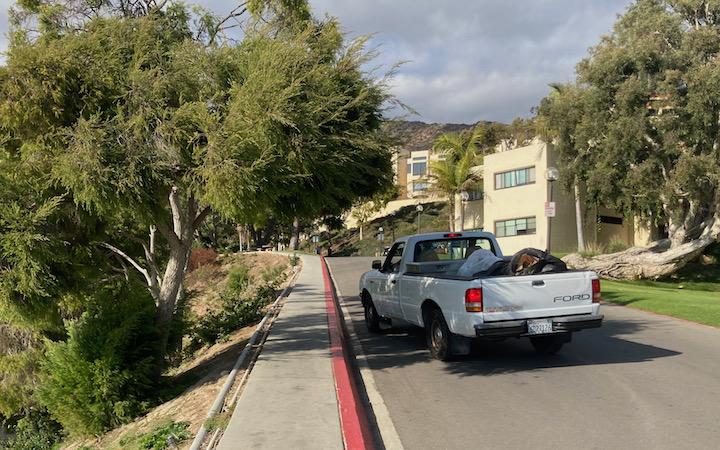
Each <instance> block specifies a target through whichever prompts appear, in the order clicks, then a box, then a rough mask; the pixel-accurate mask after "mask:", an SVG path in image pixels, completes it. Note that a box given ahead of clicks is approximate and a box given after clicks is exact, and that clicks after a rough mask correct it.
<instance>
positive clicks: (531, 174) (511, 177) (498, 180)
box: [495, 167, 535, 189]
mask: <svg viewBox="0 0 720 450" xmlns="http://www.w3.org/2000/svg"><path fill="white" fill-rule="evenodd" d="M534 182H535V167H525V168H523V169H515V170H508V171H507V172H500V173H496V174H495V189H505V188H510V187H515V186H522V185H524V184H531V183H534Z"/></svg>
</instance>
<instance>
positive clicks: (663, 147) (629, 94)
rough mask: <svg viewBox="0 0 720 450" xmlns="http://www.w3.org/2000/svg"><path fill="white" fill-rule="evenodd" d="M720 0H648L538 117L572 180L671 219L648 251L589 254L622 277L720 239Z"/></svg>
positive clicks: (655, 268) (646, 273)
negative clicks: (664, 236)
mask: <svg viewBox="0 0 720 450" xmlns="http://www.w3.org/2000/svg"><path fill="white" fill-rule="evenodd" d="M718 57H720V4H717V2H711V1H701V0H638V1H637V2H636V3H634V4H633V5H631V6H630V7H629V8H628V10H627V12H626V13H625V14H624V15H623V16H621V17H620V18H619V19H618V21H617V23H616V24H615V26H614V28H613V30H612V33H611V34H609V35H608V36H605V37H603V38H602V40H601V42H600V43H599V44H598V45H597V46H595V47H593V48H592V49H591V50H590V55H589V56H588V57H587V58H585V59H584V60H583V61H581V62H580V63H579V64H578V66H577V74H578V77H577V81H576V82H575V83H571V84H569V85H566V86H563V87H562V88H561V89H556V92H554V93H553V94H552V95H550V96H548V97H547V98H545V99H544V100H543V101H542V103H541V105H540V107H539V119H540V121H541V123H542V124H543V126H544V127H546V128H547V130H548V131H549V134H550V137H551V138H552V139H553V140H554V142H555V144H556V146H557V149H558V152H559V154H560V162H561V165H562V167H563V169H564V170H563V172H564V174H563V175H564V179H565V181H566V183H567V186H568V188H569V187H571V186H572V184H573V183H575V182H576V181H577V180H579V181H582V182H584V184H585V185H586V186H587V194H588V200H589V201H590V202H593V203H596V204H601V205H605V206H608V207H611V208H616V209H617V210H619V211H622V212H623V213H625V214H626V215H627V216H629V217H639V218H642V219H645V220H647V221H648V222H649V223H651V224H653V225H656V226H660V227H663V226H665V227H666V229H667V232H668V234H669V238H668V239H666V240H660V241H657V242H654V243H653V244H652V245H651V246H650V247H649V248H633V249H630V250H628V251H626V252H624V253H619V254H613V255H606V256H599V257H596V258H591V259H588V258H583V257H581V256H580V255H571V256H569V257H568V261H569V262H571V264H573V265H575V266H578V267H588V268H592V269H594V270H597V271H598V272H599V273H601V274H602V275H604V276H607V277H613V278H636V277H660V276H664V275H668V274H670V273H672V272H674V271H676V270H677V269H679V268H680V267H682V266H683V265H685V264H686V263H687V262H688V261H690V260H692V259H693V258H695V257H697V256H698V255H699V254H700V253H701V252H702V251H703V249H704V248H705V247H707V246H708V245H709V244H711V243H713V242H715V241H717V240H718V238H719V237H720V97H718V95H717V93H718V92H719V91H720V64H718Z"/></svg>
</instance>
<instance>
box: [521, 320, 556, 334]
mask: <svg viewBox="0 0 720 450" xmlns="http://www.w3.org/2000/svg"><path fill="white" fill-rule="evenodd" d="M527 328H528V334H548V333H552V332H553V327H552V320H550V319H543V320H528V321H527Z"/></svg>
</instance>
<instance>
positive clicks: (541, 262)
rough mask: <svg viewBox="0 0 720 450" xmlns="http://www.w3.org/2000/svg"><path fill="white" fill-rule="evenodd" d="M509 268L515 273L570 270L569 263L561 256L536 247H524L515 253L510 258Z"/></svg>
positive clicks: (532, 273)
mask: <svg viewBox="0 0 720 450" xmlns="http://www.w3.org/2000/svg"><path fill="white" fill-rule="evenodd" d="M508 269H509V271H510V273H512V274H514V275H534V274H537V273H548V272H565V271H567V270H568V268H567V265H566V264H565V263H564V262H563V261H562V260H561V259H560V258H558V257H556V256H553V255H551V254H550V253H547V252H545V251H544V250H538V249H536V248H524V249H522V250H520V251H519V252H517V253H515V255H513V257H512V259H511V260H510V266H509V268H508Z"/></svg>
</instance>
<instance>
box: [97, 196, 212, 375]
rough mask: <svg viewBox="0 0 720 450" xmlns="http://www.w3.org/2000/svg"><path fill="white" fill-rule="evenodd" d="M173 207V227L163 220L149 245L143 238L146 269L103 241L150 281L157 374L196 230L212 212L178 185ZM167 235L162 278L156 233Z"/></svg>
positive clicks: (151, 234) (162, 360) (165, 351)
mask: <svg viewBox="0 0 720 450" xmlns="http://www.w3.org/2000/svg"><path fill="white" fill-rule="evenodd" d="M168 200H169V203H170V210H171V212H172V227H170V226H168V224H166V223H163V222H160V223H158V224H157V227H156V226H151V227H150V235H149V245H148V244H147V243H145V242H143V241H141V240H140V243H141V244H142V247H143V249H144V251H145V260H146V263H147V268H145V267H142V266H141V265H140V264H139V263H138V262H137V261H136V260H135V259H133V258H132V257H130V256H129V255H127V254H126V253H124V252H123V251H122V250H120V249H118V248H117V247H114V246H112V245H110V244H108V243H104V242H103V243H100V244H101V245H102V246H103V247H105V248H107V249H109V250H111V251H112V252H113V253H114V254H115V255H117V256H119V257H121V258H123V260H125V261H127V262H129V263H130V264H131V265H132V266H133V267H134V268H135V269H137V271H138V272H140V273H141V274H142V275H143V276H144V277H145V280H146V281H147V285H148V290H149V291H150V293H151V294H152V296H153V299H154V300H155V304H156V306H157V314H156V324H157V327H158V331H159V342H158V355H157V356H158V360H157V362H156V363H157V364H156V366H157V370H158V375H159V373H160V372H161V371H162V369H163V366H164V361H165V359H164V358H165V356H166V353H167V349H168V337H169V335H170V326H171V323H172V319H173V316H174V314H175V309H176V307H177V305H178V301H179V300H180V298H181V297H182V291H183V280H184V278H185V272H186V271H187V263H188V259H189V258H190V250H191V249H192V244H193V241H194V240H195V230H197V229H198V227H200V225H201V224H202V223H203V221H204V220H205V219H206V218H207V215H208V214H209V213H210V208H209V207H205V208H204V209H202V210H201V211H199V203H198V201H197V200H196V199H195V198H194V197H193V196H192V194H190V195H189V196H188V198H187V199H186V200H184V201H183V199H182V198H181V197H180V192H179V189H178V188H177V187H173V188H172V189H171V190H170V194H169V196H168ZM156 230H157V231H160V233H161V234H162V235H163V237H165V240H166V241H167V243H168V246H169V248H170V252H169V255H168V262H167V265H166V266H165V270H164V272H163V275H162V277H160V275H159V274H160V270H159V267H158V264H157V260H156V252H155V232H156Z"/></svg>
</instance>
